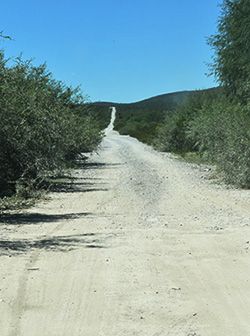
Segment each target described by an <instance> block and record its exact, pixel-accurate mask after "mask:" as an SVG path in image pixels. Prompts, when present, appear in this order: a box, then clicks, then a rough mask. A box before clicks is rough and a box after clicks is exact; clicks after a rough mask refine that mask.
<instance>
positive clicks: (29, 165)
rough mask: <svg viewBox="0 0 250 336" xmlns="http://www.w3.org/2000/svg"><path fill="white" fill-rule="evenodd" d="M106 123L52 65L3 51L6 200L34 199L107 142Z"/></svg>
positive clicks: (0, 142)
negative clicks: (47, 181) (50, 180)
mask: <svg viewBox="0 0 250 336" xmlns="http://www.w3.org/2000/svg"><path fill="white" fill-rule="evenodd" d="M104 123H105V121H104V118H103V117H98V111H94V110H93V109H91V108H90V107H89V105H88V104H85V102H84V99H83V96H82V95H81V92H80V90H79V89H72V88H70V87H67V86H65V85H64V84H63V83H62V82H60V81H57V80H55V79H54V78H53V76H52V74H51V73H50V72H49V71H48V69H47V67H46V65H40V66H34V65H33V64H32V62H31V61H24V60H22V59H20V58H16V59H14V60H11V65H9V62H8V61H7V60H6V58H5V56H4V52H3V51H1V52H0V196H1V197H3V196H11V195H20V196H22V197H29V195H30V191H31V190H34V189H37V188H39V186H41V185H42V183H41V181H43V179H44V177H45V176H48V175H50V174H53V173H55V172H56V171H58V170H62V169H64V168H67V167H70V166H71V165H72V163H73V162H74V161H75V160H76V158H78V157H79V155H81V153H84V152H89V151H93V150H94V149H95V148H96V147H97V146H98V144H99V143H100V141H101V138H102V132H101V129H102V128H103V125H104Z"/></svg>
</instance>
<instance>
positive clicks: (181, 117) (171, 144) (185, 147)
mask: <svg viewBox="0 0 250 336" xmlns="http://www.w3.org/2000/svg"><path fill="white" fill-rule="evenodd" d="M220 93H221V89H219V88H217V89H210V90H206V91H204V90H201V91H195V92H194V93H193V94H191V95H190V96H189V98H188V99H187V100H186V101H185V103H184V104H182V105H180V106H178V107H177V108H176V109H175V110H173V111H172V112H171V113H168V114H167V116H166V118H165V120H164V122H163V123H162V124H161V125H159V127H158V129H157V134H156V136H155V139H154V146H155V147H156V148H158V149H160V150H162V151H172V152H176V153H183V152H188V151H195V150H197V144H196V139H193V138H191V137H189V136H187V129H188V124H189V122H190V120H192V119H193V118H195V116H196V115H197V113H198V112H199V111H200V109H201V108H202V107H203V106H206V105H209V104H210V103H211V101H213V100H214V99H216V98H217V97H218V95H220Z"/></svg>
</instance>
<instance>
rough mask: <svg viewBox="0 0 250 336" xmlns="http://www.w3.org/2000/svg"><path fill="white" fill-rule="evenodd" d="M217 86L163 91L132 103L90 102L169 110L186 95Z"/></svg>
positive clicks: (101, 104)
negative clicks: (169, 91) (191, 89)
mask: <svg viewBox="0 0 250 336" xmlns="http://www.w3.org/2000/svg"><path fill="white" fill-rule="evenodd" d="M216 90H218V88H210V89H205V90H193V91H179V92H171V93H165V94H161V95H158V96H154V97H150V98H147V99H143V100H140V101H138V102H132V103H116V102H102V101H100V102H94V103H91V105H92V106H93V105H94V106H103V107H110V106H115V107H117V108H118V109H122V110H130V108H133V109H136V110H138V109H147V110H149V109H150V110H151V109H156V110H169V109H170V108H172V107H176V106H177V105H179V104H182V103H183V102H185V100H186V99H187V97H188V96H190V95H191V94H194V93H199V92H200V93H203V92H207V91H216Z"/></svg>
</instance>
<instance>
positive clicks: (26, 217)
mask: <svg viewBox="0 0 250 336" xmlns="http://www.w3.org/2000/svg"><path fill="white" fill-rule="evenodd" d="M90 215H91V213H88V212H81V213H69V214H43V213H11V214H1V215H0V224H1V223H2V224H8V225H28V224H39V223H50V222H57V221H62V220H70V219H77V218H81V217H83V216H90Z"/></svg>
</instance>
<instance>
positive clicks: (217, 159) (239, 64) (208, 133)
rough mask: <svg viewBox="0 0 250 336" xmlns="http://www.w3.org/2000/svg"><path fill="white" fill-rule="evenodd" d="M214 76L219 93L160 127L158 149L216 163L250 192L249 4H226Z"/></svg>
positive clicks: (191, 103) (195, 101)
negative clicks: (217, 82)
mask: <svg viewBox="0 0 250 336" xmlns="http://www.w3.org/2000/svg"><path fill="white" fill-rule="evenodd" d="M209 43H210V45H211V46H212V47H213V48H214V50H215V57H214V64H213V66H212V71H213V73H214V74H215V75H216V76H217V78H218V80H219V83H220V85H221V88H220V89H217V90H215V91H214V92H206V93H204V94H194V95H193V96H192V97H190V98H189V99H188V101H187V102H186V103H185V104H183V105H182V106H180V107H178V108H177V109H176V110H175V111H174V112H173V113H172V114H168V115H167V117H166V119H165V122H164V123H163V124H162V125H161V126H159V128H158V135H157V137H156V139H155V141H154V142H155V145H156V146H157V147H158V148H160V149H161V150H165V151H174V152H179V153H187V152H193V151H196V152H197V153H199V155H200V156H202V157H203V158H205V159H207V160H209V161H210V162H212V163H215V164H216V165H217V167H218V168H219V169H220V171H221V172H222V173H223V175H224V177H225V179H226V181H228V182H229V183H233V184H235V185H237V186H239V187H245V188H249V187H250V2H249V0H225V1H224V3H223V6H222V14H221V17H220V18H219V24H218V33H217V34H216V35H215V36H212V37H211V38H210V40H209Z"/></svg>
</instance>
